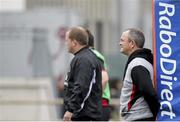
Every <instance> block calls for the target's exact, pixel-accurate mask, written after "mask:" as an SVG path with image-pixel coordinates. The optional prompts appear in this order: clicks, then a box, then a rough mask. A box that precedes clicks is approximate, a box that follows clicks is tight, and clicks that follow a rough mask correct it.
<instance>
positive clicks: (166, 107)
mask: <svg viewBox="0 0 180 122" xmlns="http://www.w3.org/2000/svg"><path fill="white" fill-rule="evenodd" d="M159 7H161V10H160V11H159V16H160V18H159V28H160V33H159V38H160V40H161V42H162V44H161V46H160V68H161V70H162V72H163V73H162V74H160V80H161V81H160V83H161V85H162V86H163V89H162V90H161V94H160V96H161V100H162V101H161V103H160V104H161V107H160V109H161V112H160V113H161V116H168V117H169V118H170V119H173V118H174V117H176V114H175V113H174V111H173V107H172V105H171V101H172V100H173V92H172V90H173V87H172V85H173V81H177V77H173V75H174V73H175V71H176V67H177V65H176V60H174V59H171V58H170V56H171V54H172V52H173V50H172V47H171V45H170V43H171V42H172V41H173V36H176V33H175V32H172V31H171V30H172V24H171V20H170V19H171V18H170V17H172V16H173V15H174V14H175V6H174V5H172V4H167V3H162V2H159Z"/></svg>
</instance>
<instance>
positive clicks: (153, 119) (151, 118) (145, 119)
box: [135, 117, 155, 121]
mask: <svg viewBox="0 0 180 122" xmlns="http://www.w3.org/2000/svg"><path fill="white" fill-rule="evenodd" d="M135 121H155V118H154V117H150V118H144V119H138V120H135Z"/></svg>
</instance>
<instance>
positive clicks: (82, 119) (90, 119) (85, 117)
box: [71, 116, 99, 121]
mask: <svg viewBox="0 0 180 122" xmlns="http://www.w3.org/2000/svg"><path fill="white" fill-rule="evenodd" d="M71 120H72V121H99V120H98V119H94V118H91V117H88V116H82V117H78V118H71Z"/></svg>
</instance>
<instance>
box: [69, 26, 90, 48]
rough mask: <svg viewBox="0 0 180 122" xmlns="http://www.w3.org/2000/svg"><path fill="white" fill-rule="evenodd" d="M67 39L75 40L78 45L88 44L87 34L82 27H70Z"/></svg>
mask: <svg viewBox="0 0 180 122" xmlns="http://www.w3.org/2000/svg"><path fill="white" fill-rule="evenodd" d="M68 35H69V39H71V40H76V41H77V42H78V43H79V44H80V45H87V44H88V34H87V32H86V30H85V29H84V28H82V27H79V26H78V27H72V28H70V29H69V31H68Z"/></svg>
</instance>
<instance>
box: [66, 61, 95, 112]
mask: <svg viewBox="0 0 180 122" xmlns="http://www.w3.org/2000/svg"><path fill="white" fill-rule="evenodd" d="M93 70H94V69H93V66H92V64H91V63H89V62H88V61H87V60H85V59H81V60H80V59H79V60H78V61H77V62H76V64H75V66H74V75H73V76H74V88H73V91H72V95H71V97H70V99H69V101H68V111H70V112H75V111H76V112H78V111H80V110H81V109H82V108H83V106H84V102H85V100H86V99H87V98H88V97H89V94H90V92H91V88H90V86H91V84H92V82H91V80H92V78H93V73H94V71H93Z"/></svg>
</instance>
